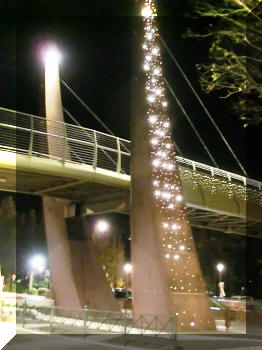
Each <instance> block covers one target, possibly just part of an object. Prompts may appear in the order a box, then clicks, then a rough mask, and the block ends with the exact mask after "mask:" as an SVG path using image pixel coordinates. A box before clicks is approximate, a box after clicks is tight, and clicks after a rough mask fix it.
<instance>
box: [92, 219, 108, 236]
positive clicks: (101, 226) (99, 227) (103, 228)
mask: <svg viewBox="0 0 262 350" xmlns="http://www.w3.org/2000/svg"><path fill="white" fill-rule="evenodd" d="M95 228H96V231H97V232H100V233H105V232H107V231H108V230H109V223H108V221H106V220H99V221H97V223H96V225H95Z"/></svg>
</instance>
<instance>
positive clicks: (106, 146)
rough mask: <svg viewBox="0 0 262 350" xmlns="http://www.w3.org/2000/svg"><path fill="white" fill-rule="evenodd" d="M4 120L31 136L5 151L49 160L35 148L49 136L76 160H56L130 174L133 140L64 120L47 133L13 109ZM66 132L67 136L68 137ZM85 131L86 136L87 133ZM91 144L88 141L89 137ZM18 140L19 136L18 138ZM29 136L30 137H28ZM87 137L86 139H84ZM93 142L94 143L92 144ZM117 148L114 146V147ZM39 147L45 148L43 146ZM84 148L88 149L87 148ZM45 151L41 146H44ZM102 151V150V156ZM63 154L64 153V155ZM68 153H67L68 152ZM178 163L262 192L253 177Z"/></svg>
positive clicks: (3, 112)
mask: <svg viewBox="0 0 262 350" xmlns="http://www.w3.org/2000/svg"><path fill="white" fill-rule="evenodd" d="M7 114H8V116H10V115H12V116H13V117H16V116H17V117H18V118H20V117H21V116H22V117H26V118H30V123H28V126H27V127H26V126H20V125H17V124H18V121H19V122H20V121H21V119H20V120H19V119H17V120H16V125H13V124H10V122H9V120H8V119H9V118H7V119H6V121H5V120H3V117H5V116H7ZM0 118H1V123H0V127H4V128H7V129H11V130H12V129H13V130H15V131H16V132H19V131H21V132H25V133H28V135H29V138H28V140H27V141H28V147H27V148H26V147H25V148H24V149H23V147H19V143H20V141H19V139H18V140H13V141H15V142H16V147H12V146H10V147H8V146H6V145H4V144H3V142H1V141H0V147H2V148H3V147H4V148H9V149H10V150H14V149H16V150H18V151H23V153H25V152H26V151H27V152H28V155H30V156H31V155H34V154H37V155H38V156H39V155H41V154H42V155H44V156H45V157H48V156H49V155H48V151H47V152H41V151H37V150H36V149H35V148H34V146H35V144H36V143H37V140H35V137H34V136H35V135H36V136H37V135H39V136H41V135H42V136H44V138H45V140H44V141H43V140H41V142H42V144H43V145H45V146H46V147H47V141H46V139H47V137H51V138H54V139H57V147H58V149H59V147H60V148H61V147H64V146H63V145H64V144H65V143H68V144H69V146H70V148H71V149H72V158H71V159H70V158H69V157H67V156H66V154H62V155H61V156H51V157H52V158H56V159H61V160H63V161H72V162H76V163H79V160H81V161H80V163H81V162H82V163H84V164H90V165H93V167H94V168H97V167H100V168H101V167H103V166H105V168H106V169H108V170H112V171H114V172H117V173H124V174H126V173H127V174H128V173H129V165H128V163H129V157H130V152H126V150H125V151H123V150H122V149H121V144H123V143H124V144H125V146H127V147H128V149H130V145H131V142H130V141H129V140H126V139H123V138H120V137H115V136H112V135H109V134H106V133H103V132H100V131H96V130H93V129H89V128H83V127H79V126H77V125H72V124H68V123H63V122H60V121H50V120H48V123H49V125H50V124H51V125H52V127H53V129H54V130H52V133H50V132H47V131H46V130H43V129H42V130H40V128H39V127H38V124H37V122H38V121H39V122H40V125H41V126H45V125H46V122H47V120H46V119H45V118H42V117H39V116H35V115H31V114H27V113H22V112H16V111H13V110H8V109H5V108H0ZM62 130H66V136H65V135H64V133H63V131H62ZM83 131H84V134H83ZM79 135H82V139H80V138H79ZM87 136H88V139H89V141H87V140H84V139H85V138H87ZM15 137H16V135H15ZM27 137H28V136H27ZM83 138H84V139H83ZM92 140H93V142H92ZM61 143H63V145H62V144H61ZM112 145H113V146H112ZM39 146H41V145H40V144H39ZM83 147H84V148H85V149H83ZM40 148H41V147H40ZM90 148H91V149H93V151H92V157H91V158H92V162H91V161H90V159H91V158H90V157H89V158H90V159H89V158H88V159H87V158H86V156H85V155H86V152H87V150H88V149H89V151H90ZM99 151H102V152H103V153H102V154H99ZM58 153H59V152H58ZM60 153H61V152H60ZM64 153H65V152H64ZM74 154H75V157H76V158H78V161H76V160H74ZM114 154H115V155H116V158H115V159H114ZM176 159H177V162H178V163H179V165H180V166H183V167H185V166H186V167H190V169H192V170H193V172H196V173H198V172H200V173H202V174H203V173H206V175H208V176H211V177H212V178H219V179H220V180H221V178H222V181H225V182H227V183H228V182H233V181H236V182H237V183H240V184H241V185H242V186H245V187H246V186H247V185H248V186H252V187H256V188H257V189H259V190H262V182H260V181H257V180H254V179H250V178H246V177H245V176H242V175H238V174H235V173H232V172H229V171H225V170H222V169H218V168H215V167H213V166H210V165H207V164H203V163H200V162H196V161H193V160H191V159H187V158H183V157H180V156H177V157H176Z"/></svg>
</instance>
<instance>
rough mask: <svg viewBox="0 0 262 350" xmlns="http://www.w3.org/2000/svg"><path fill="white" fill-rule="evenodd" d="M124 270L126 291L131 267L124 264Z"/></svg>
mask: <svg viewBox="0 0 262 350" xmlns="http://www.w3.org/2000/svg"><path fill="white" fill-rule="evenodd" d="M124 270H125V272H126V290H127V291H128V280H129V278H128V277H129V273H131V272H132V265H131V264H128V263H127V264H125V265H124Z"/></svg>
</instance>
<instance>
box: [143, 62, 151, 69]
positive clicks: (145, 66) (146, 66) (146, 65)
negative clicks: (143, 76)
mask: <svg viewBox="0 0 262 350" xmlns="http://www.w3.org/2000/svg"><path fill="white" fill-rule="evenodd" d="M149 69H150V67H149V65H148V64H147V63H146V64H144V70H146V71H147V70H149Z"/></svg>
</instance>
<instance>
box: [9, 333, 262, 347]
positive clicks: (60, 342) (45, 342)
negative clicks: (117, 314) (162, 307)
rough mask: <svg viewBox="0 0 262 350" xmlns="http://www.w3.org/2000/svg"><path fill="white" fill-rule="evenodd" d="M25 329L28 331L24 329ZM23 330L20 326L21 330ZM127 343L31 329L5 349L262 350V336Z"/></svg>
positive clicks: (146, 339) (136, 339) (116, 338)
mask: <svg viewBox="0 0 262 350" xmlns="http://www.w3.org/2000/svg"><path fill="white" fill-rule="evenodd" d="M22 331H23V332H24V330H22ZM17 332H18V333H19V329H17ZM127 340H128V343H127V345H124V344H123V342H124V339H123V337H119V336H112V335H89V336H86V337H84V336H62V335H39V334H33V331H32V330H28V334H20V335H19V334H18V335H16V337H15V338H13V339H12V340H11V341H10V342H9V344H8V345H6V347H5V350H24V349H27V350H35V349H37V350H46V349H50V350H62V349H65V350H67V349H68V350H69V349H70V350H71V349H77V350H78V349H79V350H81V349H85V350H117V349H120V350H121V349H122V350H142V349H143V350H144V349H150V350H153V349H159V350H171V349H172V350H175V349H177V350H180V349H183V350H222V349H223V350H262V338H261V339H258V338H254V337H249V336H226V335H221V336H210V335H181V336H178V341H177V345H178V347H177V348H175V347H174V344H173V343H171V342H170V340H164V339H163V342H162V343H161V344H160V343H159V344H158V342H157V340H155V339H154V338H152V337H141V336H140V337H139V336H134V337H133V338H132V336H131V337H130V336H129V337H128V338H127Z"/></svg>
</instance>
